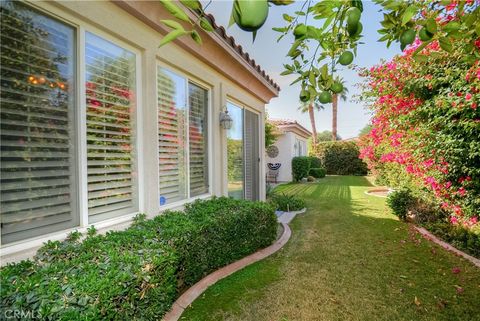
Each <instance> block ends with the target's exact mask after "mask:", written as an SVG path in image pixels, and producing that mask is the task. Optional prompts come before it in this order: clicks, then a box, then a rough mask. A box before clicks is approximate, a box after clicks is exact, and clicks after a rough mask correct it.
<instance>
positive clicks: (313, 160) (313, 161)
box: [308, 156, 322, 168]
mask: <svg viewBox="0 0 480 321" xmlns="http://www.w3.org/2000/svg"><path fill="white" fill-rule="evenodd" d="M308 158H309V159H310V168H320V167H322V160H321V159H320V158H318V157H317V156H309V157H308Z"/></svg>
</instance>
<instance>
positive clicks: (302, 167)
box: [292, 156, 310, 182]
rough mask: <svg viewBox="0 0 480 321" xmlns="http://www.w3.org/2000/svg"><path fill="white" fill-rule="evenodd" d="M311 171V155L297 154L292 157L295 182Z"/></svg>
mask: <svg viewBox="0 0 480 321" xmlns="http://www.w3.org/2000/svg"><path fill="white" fill-rule="evenodd" d="M309 171H310V157H307V156H297V157H294V158H292V177H293V180H294V181H295V182H298V181H300V180H301V179H302V178H304V177H307V176H308V172H309Z"/></svg>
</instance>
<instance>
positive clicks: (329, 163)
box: [315, 141, 367, 175]
mask: <svg viewBox="0 0 480 321" xmlns="http://www.w3.org/2000/svg"><path fill="white" fill-rule="evenodd" d="M315 153H316V155H317V156H318V157H319V158H320V159H321V161H322V165H323V166H322V167H324V168H325V169H326V170H327V174H330V175H366V174H367V165H366V164H365V163H364V162H363V161H362V160H361V159H360V158H359V156H360V151H359V148H358V146H357V144H356V143H355V142H344V141H339V142H323V143H319V144H318V146H317V149H316V151H315Z"/></svg>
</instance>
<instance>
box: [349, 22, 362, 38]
mask: <svg viewBox="0 0 480 321" xmlns="http://www.w3.org/2000/svg"><path fill="white" fill-rule="evenodd" d="M359 23H360V22H355V23H347V31H348V35H349V36H350V37H353V36H354V35H355V34H356V33H357V31H358V24H359Z"/></svg>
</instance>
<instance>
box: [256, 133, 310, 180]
mask: <svg viewBox="0 0 480 321" xmlns="http://www.w3.org/2000/svg"><path fill="white" fill-rule="evenodd" d="M297 139H298V140H300V141H302V142H304V143H305V145H306V146H308V144H307V138H305V137H303V136H300V135H298V134H296V133H294V132H290V131H287V132H284V133H283V134H282V135H281V136H279V137H278V139H277V141H276V142H275V146H277V148H278V156H277V157H275V158H270V157H268V156H267V163H280V164H282V166H281V167H280V169H279V172H278V178H277V180H278V181H279V182H291V181H292V180H293V178H292V158H293V157H295V156H296V150H295V142H296V140H297ZM307 148H308V147H307ZM305 155H308V150H307V151H306V154H305ZM265 169H266V170H268V167H266V166H265Z"/></svg>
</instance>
